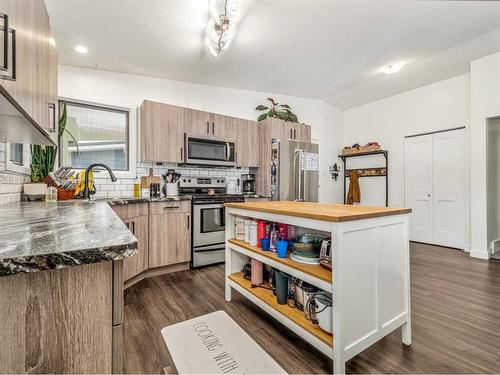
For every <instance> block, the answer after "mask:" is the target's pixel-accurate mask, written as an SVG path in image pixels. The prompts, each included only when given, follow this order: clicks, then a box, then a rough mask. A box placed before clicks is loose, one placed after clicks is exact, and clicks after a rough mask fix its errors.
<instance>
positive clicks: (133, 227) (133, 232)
mask: <svg viewBox="0 0 500 375" xmlns="http://www.w3.org/2000/svg"><path fill="white" fill-rule="evenodd" d="M132 234H133V235H134V236H135V221H132Z"/></svg>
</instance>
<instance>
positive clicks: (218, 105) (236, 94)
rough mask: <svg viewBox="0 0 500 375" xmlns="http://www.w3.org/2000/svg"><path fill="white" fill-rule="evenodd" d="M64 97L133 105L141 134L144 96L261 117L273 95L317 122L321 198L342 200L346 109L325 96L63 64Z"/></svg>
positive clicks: (134, 135) (305, 119)
mask: <svg viewBox="0 0 500 375" xmlns="http://www.w3.org/2000/svg"><path fill="white" fill-rule="evenodd" d="M59 96H60V97H64V98H71V99H77V100H83V101H89V102H95V103H101V104H106V105H112V106H119V107H126V108H130V109H131V116H130V119H131V131H130V137H131V139H136V138H137V133H136V130H137V120H136V110H137V108H138V107H139V106H140V105H141V103H142V101H143V100H145V99H147V100H154V101H159V102H163V103H168V104H173V105H178V106H184V107H189V108H194V109H200V110H205V111H210V112H215V113H221V114H225V115H229V116H235V117H241V118H246V119H256V117H257V113H256V112H255V107H256V106H257V105H258V104H262V103H265V100H266V98H267V97H269V96H271V97H273V98H275V99H276V100H278V101H279V102H283V103H287V104H290V105H291V106H292V108H293V110H294V111H295V113H296V114H297V116H298V117H299V120H300V121H301V122H305V123H307V124H310V125H311V126H312V138H313V141H314V142H318V143H319V149H320V194H319V199H320V201H321V202H338V201H339V200H340V199H341V193H340V189H341V184H340V182H333V180H332V179H331V176H330V174H329V172H328V167H329V165H330V164H331V163H332V162H334V161H336V155H337V154H338V151H339V150H340V148H341V144H342V111H340V110H338V109H336V108H334V107H332V106H331V105H328V104H326V103H324V102H322V101H319V100H311V99H306V98H298V97H291V96H283V95H277V94H270V93H264V92H255V91H247V90H237V89H229V88H222V87H214V86H207V85H201V84H195V83H189V82H181V81H171V80H165V79H158V78H150V77H145V76H139V75H130V74H122V73H114V72H107V71H102V70H94V69H84V68H77V67H70V66H59ZM131 165H135V160H131ZM134 176H135V174H134ZM129 177H133V176H129Z"/></svg>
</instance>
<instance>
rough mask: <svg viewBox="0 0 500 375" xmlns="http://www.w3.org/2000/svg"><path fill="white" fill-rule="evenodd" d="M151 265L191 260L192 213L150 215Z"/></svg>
mask: <svg viewBox="0 0 500 375" xmlns="http://www.w3.org/2000/svg"><path fill="white" fill-rule="evenodd" d="M150 233H151V236H150V238H149V267H150V268H153V267H161V266H168V265H172V264H176V263H183V262H189V261H190V260H191V214H190V213H189V212H173V213H164V214H152V215H151V217H150Z"/></svg>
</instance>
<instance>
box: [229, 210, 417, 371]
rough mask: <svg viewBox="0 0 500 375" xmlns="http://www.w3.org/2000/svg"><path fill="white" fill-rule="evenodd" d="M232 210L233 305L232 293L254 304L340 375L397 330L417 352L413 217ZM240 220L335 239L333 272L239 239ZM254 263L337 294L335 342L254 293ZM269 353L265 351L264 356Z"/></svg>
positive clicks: (268, 296) (268, 295)
mask: <svg viewBox="0 0 500 375" xmlns="http://www.w3.org/2000/svg"><path fill="white" fill-rule="evenodd" d="M225 206H226V271H225V288H226V291H225V294H226V300H227V301H228V302H229V301H231V292H232V289H234V290H236V291H238V292H239V293H241V294H242V295H243V296H245V297H246V298H248V299H249V300H250V301H252V302H254V303H255V304H256V305H257V306H259V307H260V308H262V309H263V310H264V311H266V312H267V313H268V314H270V315H271V316H273V317H274V318H275V319H276V320H278V321H280V322H281V323H282V324H284V325H285V326H286V327H288V328H289V329H291V330H292V331H294V332H295V333H296V334H298V335H299V336H300V337H302V338H303V339H304V340H306V341H308V342H309V343H310V344H312V345H313V346H314V347H316V348H317V349H319V350H320V351H321V352H323V353H324V354H325V355H327V356H329V357H330V358H332V359H333V362H334V372H335V373H344V372H345V362H346V361H347V360H349V359H350V358H352V357H354V356H355V355H357V354H358V353H360V352H361V351H363V350H365V349H366V348H368V347H369V346H370V345H372V344H374V343H375V342H376V341H378V340H380V339H381V338H383V337H384V336H386V335H388V334H389V333H390V332H392V331H394V330H395V329H397V328H399V327H402V342H403V343H404V344H405V345H410V344H411V310H410V266H409V262H410V257H409V237H408V235H409V232H408V231H409V229H408V220H409V218H408V216H409V213H410V212H411V210H410V209H405V208H390V207H368V206H348V205H327V204H318V203H305V202H287V201H280V202H252V203H228V204H226V205H225ZM236 217H244V218H252V219H261V220H265V221H268V222H277V223H283V224H288V225H290V226H293V227H295V228H297V229H299V228H300V229H302V230H304V229H306V230H313V231H316V232H317V231H320V232H323V233H325V234H327V235H328V236H330V237H331V239H332V245H331V260H332V271H329V270H326V269H323V268H322V267H321V266H320V265H305V264H302V263H297V262H295V261H294V260H292V259H290V258H289V257H287V258H278V257H277V255H276V254H275V253H272V252H270V251H262V250H261V249H260V248H258V247H256V246H251V245H250V244H248V243H246V242H244V241H241V240H236V239H235V232H234V223H235V218H236ZM251 258H253V259H256V260H258V261H260V262H262V263H264V264H267V265H269V266H271V267H273V268H275V269H278V270H281V271H283V272H285V273H287V274H289V275H291V276H294V277H296V278H299V279H301V280H304V281H306V282H308V283H309V284H312V285H314V286H316V287H318V288H320V289H322V290H324V291H327V292H330V293H332V299H333V304H332V307H333V309H332V310H333V313H332V314H333V316H332V321H333V325H332V326H333V335H330V334H328V333H327V332H325V331H323V330H321V329H320V328H319V327H318V326H317V325H315V324H313V323H311V322H310V321H309V320H307V319H305V317H304V314H303V313H300V312H299V311H298V310H297V309H294V308H291V307H289V306H288V305H278V304H277V302H276V298H275V297H274V296H273V293H272V292H271V291H269V290H266V289H263V288H253V287H252V286H251V283H250V281H249V280H246V279H245V278H244V277H243V275H242V272H241V271H242V269H243V267H244V265H245V264H247V263H249V260H250V259H251ZM264 349H265V348H264Z"/></svg>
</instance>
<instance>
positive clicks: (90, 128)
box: [59, 101, 129, 171]
mask: <svg viewBox="0 0 500 375" xmlns="http://www.w3.org/2000/svg"><path fill="white" fill-rule="evenodd" d="M63 103H66V111H67V121H66V130H67V132H64V133H63V135H62V137H61V139H60V141H59V150H60V153H59V162H60V164H61V165H69V166H71V167H73V168H76V169H85V168H87V167H88V166H89V165H90V164H93V163H104V164H106V165H108V166H109V167H110V168H111V169H113V170H115V171H128V169H129V158H128V155H129V139H128V133H129V112H128V111H126V110H121V109H115V108H109V107H103V106H97V105H90V104H84V103H77V102H71V101H63ZM75 141H76V142H75Z"/></svg>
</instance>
